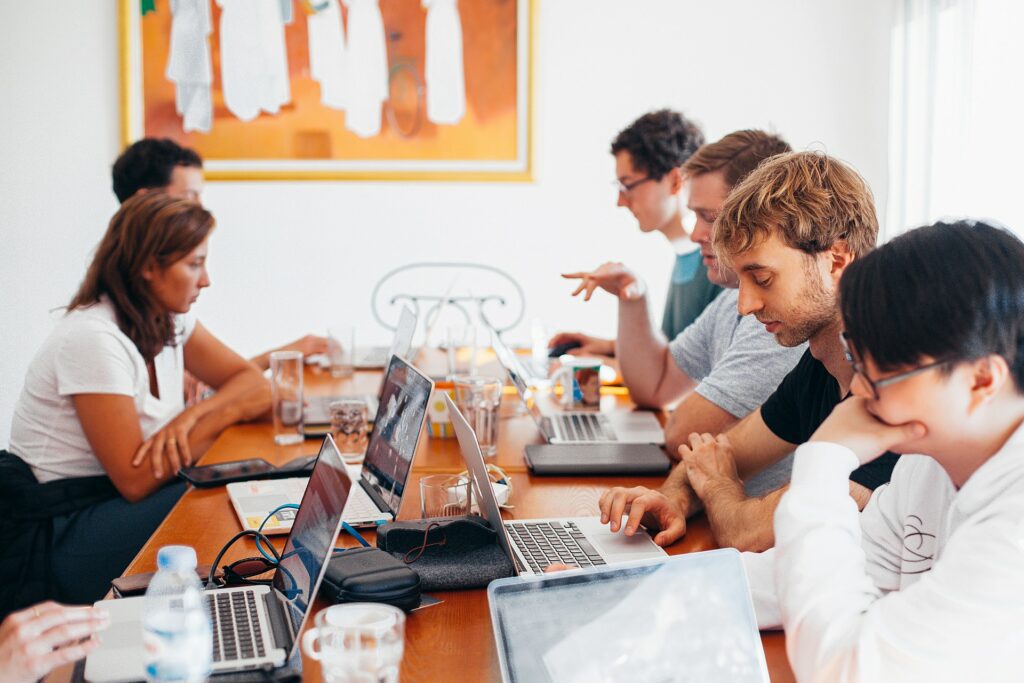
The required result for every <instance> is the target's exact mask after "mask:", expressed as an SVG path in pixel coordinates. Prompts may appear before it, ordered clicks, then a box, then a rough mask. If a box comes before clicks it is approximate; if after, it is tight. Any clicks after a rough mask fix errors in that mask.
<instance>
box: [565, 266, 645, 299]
mask: <svg viewBox="0 0 1024 683" xmlns="http://www.w3.org/2000/svg"><path fill="white" fill-rule="evenodd" d="M562 277H564V278H566V279H567V280H581V282H580V284H579V286H578V287H576V289H575V291H573V293H572V295H573V296H576V295H577V294H579V293H580V292H586V293H585V294H584V295H583V300H584V301H590V297H592V296H593V295H594V291H595V290H596V289H597V288H598V287H600V288H601V289H603V290H605V291H606V292H608V293H609V294H612V295H614V296H617V297H619V298H620V299H625V300H633V299H639V298H640V297H642V296H643V295H644V293H645V288H644V285H643V283H642V282H641V281H640V278H638V277H637V276H636V275H635V274H634V273H633V271H631V270H629V269H628V268H626V266H624V265H622V264H621V263H611V262H609V263H604V264H602V265H601V266H600V267H599V268H598V269H597V270H592V271H590V272H585V271H581V272H578V273H562Z"/></svg>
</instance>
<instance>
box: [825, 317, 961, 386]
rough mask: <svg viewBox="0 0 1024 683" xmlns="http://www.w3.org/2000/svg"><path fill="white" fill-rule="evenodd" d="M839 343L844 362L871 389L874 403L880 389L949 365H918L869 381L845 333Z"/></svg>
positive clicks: (946, 362)
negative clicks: (845, 361) (844, 355)
mask: <svg viewBox="0 0 1024 683" xmlns="http://www.w3.org/2000/svg"><path fill="white" fill-rule="evenodd" d="M839 341H840V343H841V344H842V345H843V353H845V354H846V360H847V362H849V363H850V367H852V368H853V371H854V372H855V373H857V374H858V375H860V378H861V379H862V380H864V383H865V384H867V385H868V388H869V389H871V398H873V399H874V400H876V401H877V400H878V399H879V398H880V397H879V394H878V390H879V389H881V388H882V387H887V386H889V385H891V384H896V383H897V382H902V381H903V380H905V379H910V378H911V377H913V376H914V375H920V374H921V373H922V372H927V371H928V370H933V369H935V368H938V367H941V366H943V365H947V364H948V363H949V361H948V360H937V361H935V362H932V363H925V364H924V365H919V366H917V367H916V368H911V369H910V370H907V371H906V372H899V373H896V374H895V375H889V376H888V377H883V378H882V379H871V377H869V376H868V372H867V370H866V369H865V368H864V364H863V363H862V362H861V361H859V360H857V359H856V358H855V357H854V355H853V352H852V351H851V350H850V337H849V336H848V335H847V334H846V333H845V332H843V333H842V334H840V335H839Z"/></svg>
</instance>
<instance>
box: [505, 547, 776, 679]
mask: <svg viewBox="0 0 1024 683" xmlns="http://www.w3.org/2000/svg"><path fill="white" fill-rule="evenodd" d="M487 602H488V605H489V606H490V611H491V625H492V627H493V629H494V641H495V645H496V648H497V650H498V661H499V662H500V664H501V677H502V680H503V681H505V682H506V683H521V682H523V683H526V682H528V683H549V682H551V683H553V682H555V681H558V682H559V683H561V682H562V681H593V680H614V681H627V680H628V681H702V682H703V681H729V682H730V683H768V681H769V677H768V666H767V663H766V662H765V657H764V647H763V645H762V643H761V634H760V632H759V631H758V629H757V619H756V617H755V615H754V605H753V600H752V599H751V597H750V588H749V585H748V583H747V578H746V573H745V572H744V569H743V562H742V560H741V559H740V554H739V553H738V552H737V551H736V550H734V549H732V548H729V549H723V550H710V551H707V552H702V553H690V554H686V555H679V556H676V557H670V558H663V559H661V560H651V561H646V562H636V563H630V564H627V565H618V566H615V567H602V568H600V569H593V570H589V571H585V572H556V573H553V574H545V575H543V576H537V577H530V578H525V579H522V578H511V579H499V580H497V581H493V582H491V584H490V585H489V586H488V587H487ZM553 605H557V607H556V608H554V609H552V606H553Z"/></svg>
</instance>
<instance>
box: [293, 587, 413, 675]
mask: <svg viewBox="0 0 1024 683" xmlns="http://www.w3.org/2000/svg"><path fill="white" fill-rule="evenodd" d="M302 649H303V651H304V652H305V653H306V656H308V657H310V658H311V659H314V660H316V661H318V662H320V672H321V677H322V679H323V681H324V683H398V669H399V665H400V664H401V663H402V653H403V651H404V649H405V614H403V613H402V610H400V609H398V608H397V607H392V606H391V605H384V604H380V603H376V602H350V603H346V604H342V605H332V606H331V607H328V608H327V609H323V610H320V611H319V612H318V613H317V615H316V618H315V619H314V627H313V628H311V629H309V630H307V631H306V633H305V634H304V635H303V636H302Z"/></svg>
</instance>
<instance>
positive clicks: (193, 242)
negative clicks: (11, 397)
mask: <svg viewBox="0 0 1024 683" xmlns="http://www.w3.org/2000/svg"><path fill="white" fill-rule="evenodd" d="M213 227H214V220H213V216H212V215H211V214H210V213H209V212H208V211H206V210H205V209H204V208H202V207H201V206H200V205H198V204H196V203H194V202H191V201H188V200H183V199H175V198H172V197H169V196H167V195H165V194H162V193H146V194H143V195H140V196H137V197H133V198H132V199H130V200H128V201H126V202H125V203H124V204H123V205H122V206H121V209H120V210H119V211H118V212H117V214H115V215H114V217H113V219H111V221H110V225H109V227H108V228H107V232H106V234H105V235H104V236H103V239H102V241H101V242H100V244H99V247H98V248H97V250H96V254H95V256H94V258H93V261H92V264H91V265H90V266H89V269H88V272H87V273H86V276H85V279H84V281H83V282H82V285H81V287H80V288H79V290H78V293H77V294H75V296H74V298H72V300H71V303H70V304H69V305H68V309H67V313H66V315H65V316H64V317H63V319H62V320H61V321H60V322H59V323H58V324H57V326H56V328H55V329H54V330H53V331H52V332H51V334H50V336H49V337H48V338H47V340H46V341H45V342H44V344H43V346H42V348H41V349H40V350H39V352H38V353H37V354H36V356H35V358H34V359H33V360H32V363H31V365H30V366H29V369H28V373H27V374H26V378H25V384H24V388H23V389H22V392H21V396H20V397H19V399H18V403H17V406H16V407H15V412H14V420H13V423H12V427H11V442H10V450H11V452H12V453H13V454H14V456H17V457H12V456H10V455H8V456H6V458H5V462H4V463H3V464H4V466H5V467H9V468H13V471H16V472H21V473H23V474H27V470H28V468H30V471H31V476H28V477H27V482H26V483H25V484H23V485H22V488H21V491H22V492H25V491H34V490H35V489H33V486H35V487H38V491H39V495H38V496H37V498H38V499H45V498H46V497H47V496H46V494H47V492H48V491H49V492H51V493H52V490H53V489H54V488H55V487H61V486H64V487H65V488H67V490H68V491H73V492H74V495H71V494H70V493H69V494H68V495H65V496H60V495H58V496H51V497H52V498H54V499H62V502H61V504H59V505H55V506H52V509H51V512H52V513H53V514H52V516H50V517H48V518H47V520H49V522H50V524H51V526H46V525H44V526H43V527H42V530H43V531H44V532H45V533H46V535H47V536H48V542H46V543H44V544H43V545H44V546H46V547H45V552H46V553H47V554H48V557H47V558H46V560H45V562H42V563H40V558H39V553H40V552H41V551H40V547H39V546H40V544H39V542H38V541H37V542H35V543H34V545H33V548H32V549H31V551H29V550H28V549H27V548H21V549H20V551H21V554H22V555H24V554H25V553H26V552H31V554H32V558H31V560H32V566H33V567H35V568H39V569H41V570H44V571H45V572H46V577H47V581H46V582H45V583H46V587H45V588H44V589H43V592H45V593H49V594H48V595H42V596H38V595H36V596H31V597H32V598H33V599H39V598H41V597H47V598H49V597H56V598H58V599H61V600H65V601H74V602H90V601H93V600H96V599H99V598H100V597H102V596H103V594H104V593H105V592H106V590H107V587H108V585H109V582H110V580H111V579H113V578H115V577H116V576H118V575H120V573H121V572H122V571H123V570H124V568H125V566H126V565H127V564H128V562H129V561H130V560H131V559H132V557H134V556H135V554H136V553H137V552H138V550H139V549H140V548H141V547H142V545H143V543H145V541H146V540H147V539H148V538H149V536H150V535H151V533H152V532H153V530H154V529H155V528H156V526H157V525H158V524H159V523H160V522H161V521H162V520H163V518H164V516H165V515H166V513H167V511H168V510H170V508H171V506H172V505H174V502H175V501H176V500H177V499H178V497H179V496H180V495H181V492H182V491H183V484H180V483H174V484H169V483H168V482H170V481H171V480H173V479H174V478H175V475H176V473H177V471H178V469H179V468H180V467H182V466H187V465H190V464H192V463H193V462H195V460H196V459H197V458H198V457H199V456H200V455H201V454H202V453H203V452H204V451H205V450H206V449H207V448H208V447H209V445H210V443H212V441H213V439H214V438H216V436H217V435H218V434H219V433H220V432H221V431H222V430H223V429H224V428H226V427H227V426H229V425H231V424H234V423H235V422H238V421H241V420H246V419H251V418H253V417H256V416H258V415H259V414H261V413H263V412H264V411H265V410H266V409H267V408H268V407H269V405H270V400H269V390H268V387H267V382H266V380H265V379H264V378H263V376H262V375H261V373H260V372H259V370H257V369H256V367H255V366H253V365H252V364H251V363H249V362H248V361H246V360H244V359H243V358H241V357H240V356H239V355H238V354H236V353H235V352H234V351H232V350H231V349H229V348H228V347H227V346H225V345H224V344H223V343H222V342H220V341H219V340H218V339H217V338H216V337H214V336H213V335H212V334H211V333H210V332H209V331H207V330H206V328H204V327H203V325H202V324H201V323H199V322H198V321H197V320H196V319H195V316H194V315H193V314H192V313H190V309H191V307H192V304H193V303H194V302H195V301H196V298H197V297H198V296H199V293H200V292H201V291H202V290H203V289H204V288H205V287H208V286H209V284H210V280H209V277H208V275H207V272H206V254H207V248H208V246H207V245H208V241H209V236H210V232H211V231H212V229H213ZM186 369H187V370H188V371H189V372H191V373H192V374H194V375H195V376H196V377H198V378H199V379H200V380H201V381H203V382H205V383H206V384H209V385H210V386H212V387H214V388H215V389H216V390H217V393H216V395H215V396H214V397H213V398H211V399H209V400H206V401H202V402H200V403H198V404H196V405H194V406H191V407H189V408H186V407H185V405H184V401H183V398H182V396H183V394H182V381H183V374H184V372H185V370H186ZM147 460H148V461H149V462H148V466H144V465H145V463H146V461H147ZM26 465H27V467H25V466H26ZM19 467H20V468H21V469H20V470H19V469H18V468H19ZM32 478H34V479H35V482H32V481H31V479H32ZM72 485H74V486H75V488H69V487H70V486H72ZM104 485H105V486H106V489H104V488H103V487H104ZM83 487H84V488H83ZM83 491H85V493H83ZM75 496H78V499H77V501H78V502H75V500H76V499H75ZM26 497H27V496H26ZM68 500H71V501H72V504H71V505H70V507H69V505H68V504H67V501H68ZM42 512H43V513H44V514H43V515H42V516H43V517H45V513H46V511H45V510H43V511H42ZM44 537H45V536H44ZM33 573H34V572H33ZM27 597H28V596H27Z"/></svg>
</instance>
